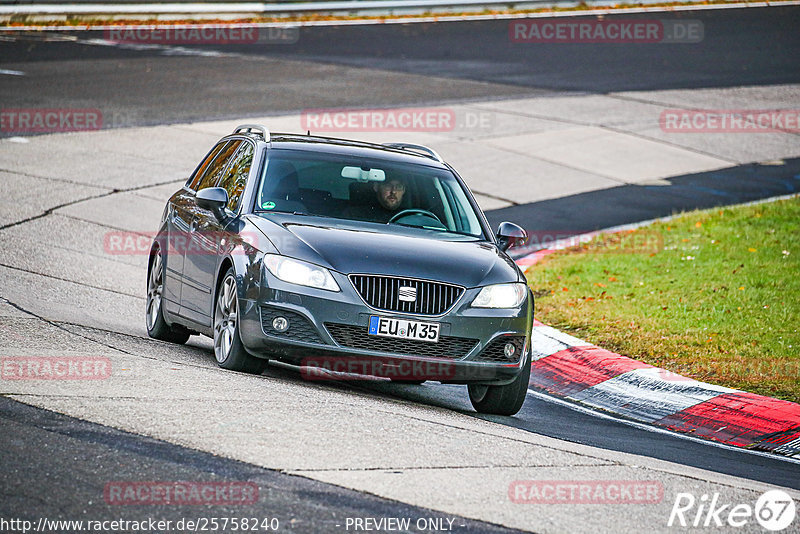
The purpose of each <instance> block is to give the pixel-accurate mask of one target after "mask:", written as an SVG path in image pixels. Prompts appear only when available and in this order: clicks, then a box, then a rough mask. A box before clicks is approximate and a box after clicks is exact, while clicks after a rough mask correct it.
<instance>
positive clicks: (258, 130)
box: [233, 124, 270, 143]
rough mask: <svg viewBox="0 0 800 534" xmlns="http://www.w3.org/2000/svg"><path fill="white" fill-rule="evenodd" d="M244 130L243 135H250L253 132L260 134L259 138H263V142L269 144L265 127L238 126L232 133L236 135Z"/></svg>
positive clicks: (252, 125)
mask: <svg viewBox="0 0 800 534" xmlns="http://www.w3.org/2000/svg"><path fill="white" fill-rule="evenodd" d="M243 130H244V133H252V132H253V131H254V130H255V131H256V133H260V134H261V136H262V137H263V138H264V141H266V142H267V143H269V141H270V138H269V129H267V127H266V126H264V125H261V124H240V125H239V126H237V127H236V128H234V129H233V133H235V134H237V133H239V132H241V131H243Z"/></svg>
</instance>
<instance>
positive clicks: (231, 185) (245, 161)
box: [217, 143, 255, 211]
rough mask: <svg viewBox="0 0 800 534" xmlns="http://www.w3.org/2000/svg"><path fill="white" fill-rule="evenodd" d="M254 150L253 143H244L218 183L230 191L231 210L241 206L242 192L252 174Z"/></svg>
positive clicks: (229, 205)
mask: <svg viewBox="0 0 800 534" xmlns="http://www.w3.org/2000/svg"><path fill="white" fill-rule="evenodd" d="M254 151H255V149H254V148H253V145H252V144H251V143H244V144H243V145H242V148H241V150H239V152H237V153H236V156H235V157H234V159H233V162H232V163H231V164H230V165H229V166H228V170H226V171H225V175H224V176H223V177H222V179H221V180H220V182H219V183H218V184H217V185H218V186H219V187H224V188H225V190H226V191H227V192H228V209H229V210H231V211H236V210H237V209H238V207H239V200H240V199H241V198H242V192H244V187H245V185H247V176H248V174H250V165H252V164H253V153H254Z"/></svg>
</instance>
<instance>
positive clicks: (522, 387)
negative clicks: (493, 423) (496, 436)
mask: <svg viewBox="0 0 800 534" xmlns="http://www.w3.org/2000/svg"><path fill="white" fill-rule="evenodd" d="M530 378H531V359H530V355H527V356H526V362H525V365H524V366H523V368H522V372H521V373H520V374H519V376H517V378H515V379H514V381H513V382H511V383H510V384H506V385H504V386H482V385H478V384H469V385H467V390H468V391H469V400H470V402H471V403H472V407H473V408H475V409H476V410H477V411H478V412H479V413H485V414H493V415H514V414H516V413H517V412H519V410H520V408H522V404H523V403H524V402H525V397H526V396H527V394H528V382H529V381H530Z"/></svg>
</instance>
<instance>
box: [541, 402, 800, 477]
mask: <svg viewBox="0 0 800 534" xmlns="http://www.w3.org/2000/svg"><path fill="white" fill-rule="evenodd" d="M528 394H529V395H532V396H534V397H536V398H538V399H541V400H543V401H545V402H550V403H553V404H558V405H560V406H564V407H566V408H569V409H570V410H574V411H576V412H580V413H583V414H586V415H590V416H592V417H599V418H600V419H606V420H608V421H615V422H617V423H620V424H623V425H626V426H631V427H634V428H638V429H639V430H646V431H647V432H654V433H656V434H666V435H669V436H672V437H675V438H680V439H685V440H687V441H694V442H695V443H702V444H704V445H709V446H711V447H719V448H720V449H727V450H730V451H736V452H741V453H746V454H754V455H756V456H763V457H764V458H772V459H773V460H780V461H783V462H789V463H793V464H800V458H794V457H791V456H781V455H778V454H774V453H771V452H764V451H756V450H752V449H744V448H741V447H734V446H733V445H727V444H725V443H720V442H718V441H711V440H707V439H701V438H697V437H694V436H691V435H689V434H682V433H680V432H673V431H671V430H667V429H665V428H659V427H657V426H651V425H648V424H645V423H639V422H637V421H631V420H629V419H623V418H621V417H615V416H614V415H611V414H608V413H603V412H599V411H597V410H594V409H591V408H587V407H585V406H580V405H578V404H575V403H574V402H569V401H565V400H562V399H559V398H557V397H551V396H550V395H546V394H544V393H540V392H538V391H534V390H532V389H529V390H528Z"/></svg>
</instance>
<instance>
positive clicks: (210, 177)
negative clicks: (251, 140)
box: [195, 140, 242, 191]
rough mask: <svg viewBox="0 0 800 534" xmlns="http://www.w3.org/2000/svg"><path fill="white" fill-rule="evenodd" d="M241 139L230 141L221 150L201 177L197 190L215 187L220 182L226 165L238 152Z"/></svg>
mask: <svg viewBox="0 0 800 534" xmlns="http://www.w3.org/2000/svg"><path fill="white" fill-rule="evenodd" d="M241 144H242V142H241V141H238V140H237V141H229V142H228V144H226V145H225V147H224V148H223V149H222V150H220V152H219V154H218V155H217V157H216V158H215V159H214V161H213V162H212V163H211V165H209V166H208V168H206V172H205V173H203V177H202V178H200V183H199V184H197V188H196V189H195V191H200V190H201V189H205V188H206V187H215V186H216V185H217V184H218V183H219V180H220V178H222V173H223V171H224V170H225V166H226V165H227V164H228V161H230V159H231V156H233V154H234V153H236V149H237V148H239V145H241Z"/></svg>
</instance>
